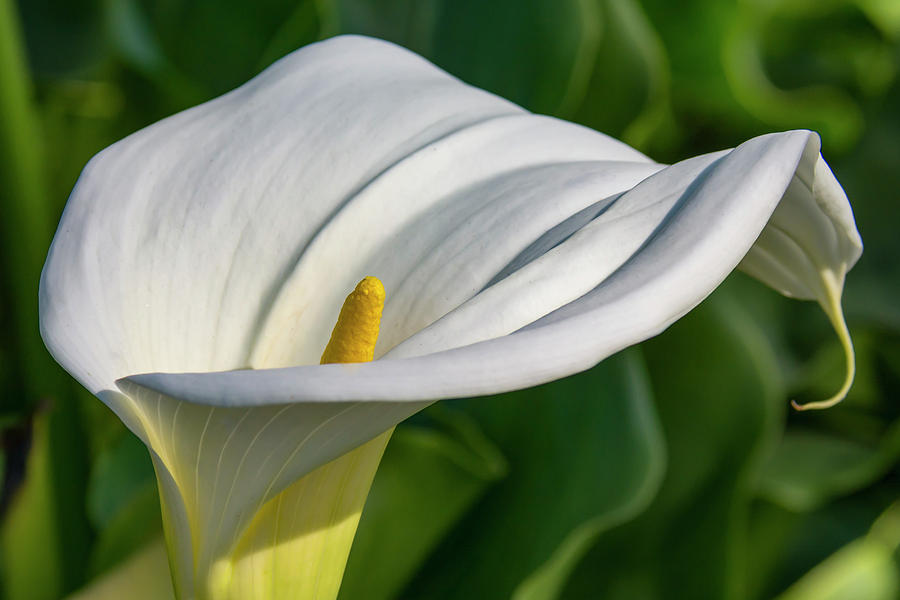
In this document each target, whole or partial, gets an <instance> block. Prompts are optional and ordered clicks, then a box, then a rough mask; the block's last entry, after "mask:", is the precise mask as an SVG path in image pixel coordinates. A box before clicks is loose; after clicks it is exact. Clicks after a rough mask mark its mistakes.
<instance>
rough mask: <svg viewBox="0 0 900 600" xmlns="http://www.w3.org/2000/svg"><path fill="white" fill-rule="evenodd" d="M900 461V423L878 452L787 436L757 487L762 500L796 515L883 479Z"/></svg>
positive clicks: (814, 434) (821, 436)
mask: <svg viewBox="0 0 900 600" xmlns="http://www.w3.org/2000/svg"><path fill="white" fill-rule="evenodd" d="M898 456H900V423H895V424H894V425H893V426H892V427H891V428H890V429H889V430H888V431H887V432H886V433H885V434H884V436H883V438H882V440H881V442H880V444H879V445H878V446H873V445H870V444H863V443H860V442H856V441H854V440H851V439H848V438H844V437H839V436H837V435H833V434H828V433H824V432H818V431H792V432H789V433H787V434H786V435H785V436H784V439H783V440H782V441H781V444H780V445H779V446H778V450H777V451H776V453H775V454H774V455H773V456H772V458H771V459H770V461H769V462H768V464H767V465H766V468H765V470H764V471H763V474H762V478H761V479H760V482H759V493H760V496H762V497H764V498H766V499H767V500H769V501H771V502H774V503H776V504H779V505H781V506H783V507H785V508H787V509H789V510H793V511H795V512H801V511H809V510H814V509H816V508H818V507H819V506H822V505H823V504H825V503H826V502H828V501H829V500H831V499H832V498H834V497H836V496H841V495H846V494H850V493H852V492H855V491H857V490H859V489H861V488H863V487H866V486H868V485H871V484H872V483H874V482H876V481H877V480H878V479H880V478H881V477H883V476H884V475H885V474H886V473H887V472H888V470H889V469H890V468H891V467H892V466H893V465H894V463H895V462H896V461H897V458H898Z"/></svg>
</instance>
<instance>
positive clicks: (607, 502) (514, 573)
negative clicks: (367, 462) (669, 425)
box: [403, 352, 664, 599]
mask: <svg viewBox="0 0 900 600" xmlns="http://www.w3.org/2000/svg"><path fill="white" fill-rule="evenodd" d="M445 404H447V403H445ZM449 404H450V405H451V406H452V407H453V409H454V410H465V412H466V413H467V414H468V415H470V416H471V417H472V418H473V419H475V420H476V421H477V422H478V423H479V424H480V426H481V427H482V429H483V430H484V432H485V434H486V435H487V436H488V437H489V438H490V439H491V440H492V441H493V442H494V443H496V444H497V445H498V446H499V447H500V449H501V451H502V452H503V455H504V456H505V457H506V459H507V461H508V463H509V474H508V475H507V477H506V478H504V479H503V480H502V481H500V482H498V483H497V484H496V485H495V486H493V487H492V488H491V489H490V490H489V491H488V492H487V494H486V495H485V497H484V498H483V499H482V501H481V502H479V503H478V504H477V505H476V506H475V507H474V508H473V509H472V511H471V512H470V513H469V514H468V515H467V516H466V518H465V519H464V520H463V521H462V522H461V523H460V525H459V526H458V527H456V528H455V529H454V530H453V531H452V533H451V534H450V535H449V536H447V538H446V539H445V540H444V541H443V543H442V544H441V546H440V547H439V548H438V549H437V551H436V552H435V553H434V554H433V555H432V556H431V557H430V559H429V561H428V563H426V565H425V566H424V568H423V569H422V570H421V571H420V572H419V574H418V576H417V577H416V579H414V580H413V582H412V583H411V584H410V586H409V587H408V588H407V589H406V590H405V593H404V594H403V597H410V598H423V597H427V598H434V599H439V598H508V597H510V596H511V595H513V594H514V593H515V591H516V590H517V589H519V590H520V591H519V593H520V594H523V595H524V596H523V597H528V596H529V594H530V597H532V598H534V597H552V593H553V588H554V587H555V585H556V583H557V582H559V581H563V580H565V578H566V573H567V572H568V570H569V569H570V568H571V567H572V565H573V563H574V562H576V561H577V558H578V557H579V556H580V554H581V552H583V550H584V549H585V546H586V544H585V543H583V542H581V540H585V539H587V540H590V539H592V538H593V537H594V536H595V535H596V534H597V533H599V530H600V529H602V527H601V526H600V524H603V525H604V526H611V525H613V524H616V523H619V522H622V521H625V520H627V519H629V518H631V517H632V516H633V515H634V514H635V513H637V512H639V511H640V510H641V509H642V508H643V507H644V506H645V505H646V504H647V502H648V501H649V500H650V498H652V496H653V492H654V490H655V489H656V486H657V484H658V482H659V480H660V478H661V475H662V468H663V463H664V456H663V452H662V446H661V439H660V432H659V427H658V424H657V421H656V416H655V414H654V412H653V410H652V407H651V398H650V394H649V390H648V387H647V380H646V374H645V372H644V367H643V363H642V360H641V358H640V355H639V354H637V353H634V352H627V353H623V354H620V355H617V356H615V357H612V358H610V359H608V360H606V361H604V362H603V363H601V364H600V365H598V366H597V367H594V368H593V369H591V370H590V371H587V372H585V373H582V374H580V375H576V376H573V377H569V378H567V379H563V380H561V381H557V382H554V383H550V384H546V385H543V386H540V387H537V388H532V389H529V390H523V391H520V392H515V393H511V394H504V395H502V396H497V397H491V398H478V399H472V400H465V401H454V402H451V403H449ZM585 524H588V525H585ZM526 580H527V581H528V583H526V584H525V585H524V586H523V587H521V588H520V587H519V586H520V585H522V584H523V582H525V581H526Z"/></svg>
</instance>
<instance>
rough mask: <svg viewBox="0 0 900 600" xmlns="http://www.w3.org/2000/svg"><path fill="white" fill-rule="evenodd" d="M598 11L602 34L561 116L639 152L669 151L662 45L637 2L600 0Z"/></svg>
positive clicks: (670, 133)
mask: <svg viewBox="0 0 900 600" xmlns="http://www.w3.org/2000/svg"><path fill="white" fill-rule="evenodd" d="M598 10H599V11H600V15H601V16H602V23H603V28H602V36H601V39H600V40H599V43H598V44H597V47H596V49H595V54H594V56H593V57H592V59H591V62H592V64H588V65H587V66H586V67H585V69H586V74H585V77H586V78H587V81H586V82H585V85H583V86H581V88H579V89H578V90H574V89H573V91H572V92H571V93H570V95H569V98H568V99H567V101H568V106H569V107H570V108H569V110H564V111H563V112H564V114H563V116H565V117H567V118H572V119H573V120H575V121H577V122H579V123H581V124H583V125H587V126H588V127H591V128H593V129H596V130H598V131H602V132H604V133H608V134H610V135H613V136H616V137H621V138H622V139H624V141H626V142H627V143H629V144H631V145H632V146H635V147H637V148H638V149H641V150H645V151H646V150H658V149H659V148H666V147H668V145H670V144H671V142H672V141H673V139H674V135H675V131H674V123H673V122H672V115H671V112H670V111H671V109H670V106H669V72H668V65H667V63H666V57H665V51H664V49H663V47H662V42H661V41H660V40H659V38H658V36H657V34H656V32H655V31H654V29H653V26H652V25H651V24H650V22H649V21H648V20H647V17H646V15H645V14H644V13H643V11H642V10H641V7H640V5H639V4H638V3H637V2H635V1H633V0H604V1H602V2H599V3H598ZM579 91H580V93H578V94H577V95H576V92H579Z"/></svg>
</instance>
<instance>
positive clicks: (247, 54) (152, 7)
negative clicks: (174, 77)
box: [126, 0, 328, 96]
mask: <svg viewBox="0 0 900 600" xmlns="http://www.w3.org/2000/svg"><path fill="white" fill-rule="evenodd" d="M327 5H328V2H317V1H316V0H300V1H296V0H262V1H260V2H253V3H248V2H242V1H240V0H198V1H196V2H188V3H176V2H147V1H144V2H141V3H140V5H139V7H138V9H137V10H135V11H133V14H132V15H131V16H130V18H131V19H137V18H140V19H142V20H145V22H144V23H142V24H141V26H140V29H139V30H140V31H144V32H146V35H144V34H142V36H143V37H144V38H145V39H152V40H154V44H155V45H156V44H158V46H157V47H158V49H159V50H158V53H159V54H160V55H161V56H162V57H163V59H164V61H163V62H161V63H159V64H168V65H171V67H172V69H171V70H174V71H175V72H177V73H178V74H180V75H179V76H182V77H183V78H184V79H183V82H184V83H185V84H190V85H193V86H196V89H197V90H198V91H199V90H203V92H199V93H201V94H202V93H204V92H205V95H207V96H214V95H218V94H221V93H223V92H226V91H228V90H230V89H232V88H234V87H237V86H238V85H240V84H241V83H243V82H244V81H246V80H247V79H249V78H250V77H252V76H253V75H256V74H257V73H258V72H259V71H260V70H261V68H262V67H263V66H265V64H264V63H263V59H264V58H266V59H268V57H270V56H271V54H272V50H270V49H269V48H270V46H272V45H274V46H273V47H275V48H277V49H278V50H279V51H280V50H281V49H283V48H287V49H289V50H294V49H296V48H299V47H300V46H303V45H305V44H308V43H310V42H313V41H315V40H316V39H318V37H319V34H320V33H321V31H320V27H318V26H309V27H308V26H307V25H308V23H307V22H306V19H307V18H310V17H316V16H318V15H319V14H320V12H319V7H325V6H327ZM135 30H136V31H137V30H138V29H137V28H135ZM155 52H156V51H155ZM126 56H127V55H126ZM160 73H161V74H164V73H163V72H160ZM155 81H157V82H158V84H159V85H165V82H164V81H162V80H161V79H156V80H155Z"/></svg>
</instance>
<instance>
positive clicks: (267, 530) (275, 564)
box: [163, 429, 393, 600]
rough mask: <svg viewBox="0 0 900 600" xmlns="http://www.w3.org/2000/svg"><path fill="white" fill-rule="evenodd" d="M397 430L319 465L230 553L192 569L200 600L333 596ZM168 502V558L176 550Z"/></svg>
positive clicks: (262, 513) (184, 594) (186, 594)
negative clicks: (201, 568) (205, 568)
mask: <svg viewBox="0 0 900 600" xmlns="http://www.w3.org/2000/svg"><path fill="white" fill-rule="evenodd" d="M392 432H393V429H392V430H390V431H387V432H385V433H383V434H381V435H379V436H378V437H376V438H375V439H373V440H371V441H369V442H367V443H366V444H363V445H362V446H360V447H359V448H356V449H355V450H353V451H351V452H348V453H347V454H344V455H343V456H341V457H339V458H337V459H335V460H333V461H331V462H330V463H328V464H326V465H324V466H322V467H319V468H318V469H316V470H315V471H313V472H311V473H309V474H308V475H306V476H305V477H303V478H302V479H300V480H298V481H296V482H294V483H293V484H292V485H290V486H289V487H288V488H287V489H285V490H284V491H283V492H281V493H280V494H278V495H277V496H275V497H274V498H272V499H270V500H269V501H268V502H267V503H266V504H264V505H263V507H262V508H261V509H260V510H259V512H257V514H256V516H255V517H254V519H253V520H252V521H251V522H250V524H249V525H248V526H247V528H246V529H245V530H244V531H243V532H242V534H241V537H240V538H239V539H238V541H237V543H236V544H235V546H234V548H233V549H232V551H231V552H230V553H229V555H228V556H226V557H223V558H220V559H219V560H217V561H216V562H215V563H213V564H212V566H211V567H210V568H209V570H208V571H207V572H195V573H194V582H195V583H196V586H195V592H193V593H195V594H196V596H192V595H191V594H192V592H190V591H186V590H184V589H180V588H182V587H183V584H182V583H181V582H180V581H179V579H180V577H178V573H177V566H176V564H175V561H172V562H171V567H172V569H173V576H174V584H175V589H176V596H177V597H178V598H180V599H187V598H194V597H196V598H197V599H198V600H199V599H202V600H243V599H251V598H252V599H254V600H261V599H266V600H277V599H295V600H333V599H334V598H336V597H337V595H338V591H339V590H340V586H341V580H342V578H343V574H344V567H345V566H346V564H347V557H348V556H349V554H350V546H351V544H352V543H353V537H354V535H355V534H356V528H357V525H358V524H359V518H360V515H361V514H362V509H363V505H364V504H365V501H366V496H367V495H368V493H369V488H370V487H371V485H372V480H373V478H374V477H375V471H376V470H377V469H378V464H379V462H380V461H381V456H382V454H383V453H384V449H385V447H386V446H387V442H388V440H389V439H390V436H391V433H392ZM167 512H168V511H167V510H166V508H165V506H164V507H163V520H164V523H165V528H166V539H167V544H168V545H169V548H170V556H175V553H174V552H177V548H174V547H173V543H174V542H175V540H174V538H173V535H172V528H171V521H170V515H167Z"/></svg>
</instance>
